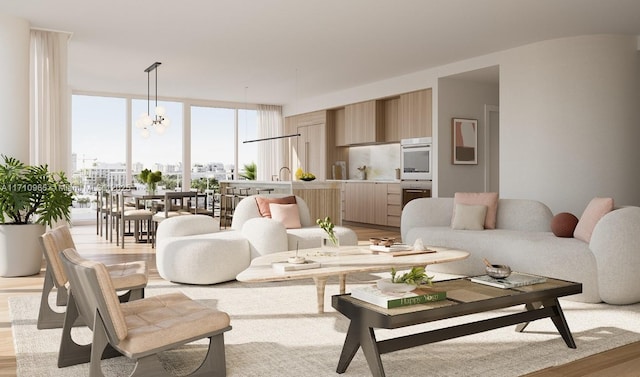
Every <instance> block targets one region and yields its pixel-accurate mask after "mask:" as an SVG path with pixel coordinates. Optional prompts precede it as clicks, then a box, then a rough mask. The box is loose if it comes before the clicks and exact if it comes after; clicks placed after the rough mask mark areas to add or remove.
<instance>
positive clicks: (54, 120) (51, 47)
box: [30, 30, 71, 177]
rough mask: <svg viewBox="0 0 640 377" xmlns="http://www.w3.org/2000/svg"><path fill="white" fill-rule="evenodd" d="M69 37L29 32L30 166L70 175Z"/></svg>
mask: <svg viewBox="0 0 640 377" xmlns="http://www.w3.org/2000/svg"><path fill="white" fill-rule="evenodd" d="M69 37H70V34H68V33H58V32H52V31H44V30H32V31H31V67H30V81H31V85H30V87H31V90H30V114H31V115H30V163H31V164H34V165H36V164H38V165H39V164H48V165H49V170H51V171H64V172H65V173H66V174H67V177H70V174H71V121H70V119H71V116H70V113H71V93H70V91H69V88H68V85H67V44H68V41H69Z"/></svg>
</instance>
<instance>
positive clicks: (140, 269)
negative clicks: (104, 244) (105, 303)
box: [37, 225, 149, 329]
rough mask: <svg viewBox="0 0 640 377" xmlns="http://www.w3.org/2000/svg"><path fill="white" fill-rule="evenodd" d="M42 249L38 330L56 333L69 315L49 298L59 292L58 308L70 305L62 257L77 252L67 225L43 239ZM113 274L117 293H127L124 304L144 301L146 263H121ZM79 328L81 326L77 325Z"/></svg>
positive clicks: (114, 265)
mask: <svg viewBox="0 0 640 377" xmlns="http://www.w3.org/2000/svg"><path fill="white" fill-rule="evenodd" d="M40 241H41V244H42V249H43V253H44V257H45V261H46V271H45V276H44V283H43V286H42V295H41V297H40V310H39V312H38V324H37V327H38V329H53V328H61V327H63V323H64V318H65V313H64V312H57V311H55V310H53V308H51V306H50V305H49V294H50V293H51V292H52V291H53V288H56V290H57V296H56V305H57V306H66V305H67V301H68V290H67V283H68V281H69V280H68V278H67V275H66V273H65V272H64V268H63V267H62V262H61V261H60V253H61V252H62V251H63V250H64V249H68V248H73V249H75V243H74V242H73V237H72V236H71V232H70V231H69V227H68V226H66V225H61V226H58V227H56V228H54V229H52V230H49V231H48V232H46V233H45V234H43V235H42V236H41V239H40ZM107 270H108V271H109V274H110V275H111V276H112V278H113V279H114V286H115V289H116V290H117V291H126V292H125V293H123V294H122V295H121V296H119V297H120V301H123V302H124V301H129V300H136V299H139V298H142V297H144V288H145V287H146V285H147V281H148V275H149V270H148V268H147V264H146V262H144V261H138V262H130V263H119V264H113V265H109V266H107ZM76 325H79V323H78V324H76Z"/></svg>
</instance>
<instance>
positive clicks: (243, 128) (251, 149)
mask: <svg viewBox="0 0 640 377" xmlns="http://www.w3.org/2000/svg"><path fill="white" fill-rule="evenodd" d="M257 138H258V112H257V111H256V110H245V109H241V110H238V173H239V176H240V177H248V179H251V177H253V179H255V177H256V169H257V164H258V145H257V143H244V142H245V141H247V140H255V139H257ZM251 169H253V173H251V171H250V170H251Z"/></svg>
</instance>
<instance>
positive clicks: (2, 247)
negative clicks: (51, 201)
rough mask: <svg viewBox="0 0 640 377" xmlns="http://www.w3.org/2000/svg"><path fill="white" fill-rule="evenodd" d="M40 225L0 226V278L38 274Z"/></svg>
mask: <svg viewBox="0 0 640 377" xmlns="http://www.w3.org/2000/svg"><path fill="white" fill-rule="evenodd" d="M44 232H45V226H44V225H40V224H25V225H0V276H2V277H15V276H30V275H35V274H37V273H39V272H40V268H41V266H42V258H43V254H42V246H41V245H40V236H41V235H42V234H44Z"/></svg>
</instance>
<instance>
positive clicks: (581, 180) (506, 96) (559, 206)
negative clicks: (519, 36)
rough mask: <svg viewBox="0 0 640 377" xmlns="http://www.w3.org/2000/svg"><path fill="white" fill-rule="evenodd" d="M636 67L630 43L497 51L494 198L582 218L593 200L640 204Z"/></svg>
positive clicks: (561, 43)
mask: <svg viewBox="0 0 640 377" xmlns="http://www.w3.org/2000/svg"><path fill="white" fill-rule="evenodd" d="M639 69H640V63H639V58H638V51H637V43H636V38H634V37H616V36H586V37H576V38H566V39H560V40H553V41H546V42H541V43H536V44H532V45H528V46H524V47H520V48H517V49H513V50H509V51H507V52H505V54H504V58H503V59H501V63H500V191H501V192H500V195H501V197H510V198H530V199H537V200H540V201H542V202H544V203H546V204H547V205H548V206H549V207H550V208H551V209H552V211H553V212H554V213H557V212H562V211H568V212H571V213H574V214H575V215H576V216H580V214H581V213H582V211H583V210H584V208H585V206H586V205H587V203H588V202H589V200H591V198H593V197H595V196H610V197H613V198H614V201H615V203H616V204H620V205H623V204H632V205H640V174H638V173H639V172H640V168H639V167H638V163H640V148H639V147H638V144H639V143H640V110H638V109H640V106H639V105H640V103H639V99H640V81H639Z"/></svg>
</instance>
